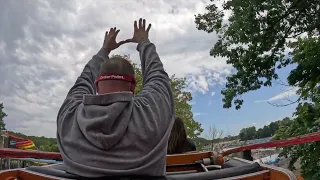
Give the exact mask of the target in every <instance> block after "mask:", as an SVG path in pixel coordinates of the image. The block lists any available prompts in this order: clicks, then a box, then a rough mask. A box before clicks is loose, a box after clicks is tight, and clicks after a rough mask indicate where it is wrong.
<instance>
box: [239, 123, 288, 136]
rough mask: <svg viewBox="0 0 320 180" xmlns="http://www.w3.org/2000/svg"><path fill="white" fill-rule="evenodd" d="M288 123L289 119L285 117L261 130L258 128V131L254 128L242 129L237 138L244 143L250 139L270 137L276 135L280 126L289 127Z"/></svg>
mask: <svg viewBox="0 0 320 180" xmlns="http://www.w3.org/2000/svg"><path fill="white" fill-rule="evenodd" d="M290 123H291V120H290V118H288V117H285V118H283V119H282V120H279V121H276V122H271V123H270V124H269V125H266V126H264V127H263V128H259V129H258V130H257V129H256V127H255V126H251V127H247V128H243V129H241V130H240V133H239V138H240V140H241V141H246V140H251V139H259V138H267V137H271V136H274V135H275V134H276V132H277V130H278V129H279V128H280V127H281V126H288V125H290Z"/></svg>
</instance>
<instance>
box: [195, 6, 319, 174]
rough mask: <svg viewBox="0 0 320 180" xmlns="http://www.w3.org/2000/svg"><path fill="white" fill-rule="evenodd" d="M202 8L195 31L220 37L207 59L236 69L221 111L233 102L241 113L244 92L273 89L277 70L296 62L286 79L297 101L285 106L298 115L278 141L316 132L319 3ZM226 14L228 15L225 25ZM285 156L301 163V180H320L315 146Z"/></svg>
mask: <svg viewBox="0 0 320 180" xmlns="http://www.w3.org/2000/svg"><path fill="white" fill-rule="evenodd" d="M206 9H207V10H208V12H207V13H205V14H199V15H197V16H196V17H195V23H196V24H197V28H198V29H199V30H203V31H206V32H208V33H211V32H213V31H215V32H217V33H218V35H219V39H218V42H217V43H216V44H215V46H214V48H212V49H211V51H210V55H212V56H222V57H225V58H227V63H228V64H231V65H232V66H233V67H234V68H235V70H236V72H235V73H234V74H232V75H231V76H230V77H228V78H227V83H226V86H225V88H224V89H223V90H222V91H221V93H222V94H223V96H224V98H223V103H224V105H223V107H224V108H230V107H231V106H232V103H233V104H234V105H235V108H236V109H240V108H241V105H242V104H243V99H242V98H241V96H242V94H244V93H247V92H249V91H253V90H257V89H259V88H261V87H263V86H266V87H269V86H272V84H273V82H275V80H278V74H277V72H276V69H281V68H283V67H286V66H287V65H289V64H295V65H297V66H296V68H295V69H293V70H292V71H291V72H290V74H289V76H288V78H287V80H288V86H294V87H298V91H297V94H298V95H299V98H298V99H297V100H296V101H292V102H290V103H289V104H293V103H299V104H298V107H297V110H296V112H295V115H296V116H297V117H296V118H294V119H293V121H292V123H291V125H290V126H289V127H287V128H285V129H284V128H283V127H281V128H280V130H279V131H278V134H277V137H278V138H280V139H283V138H285V137H291V136H296V135H300V134H302V133H307V132H312V131H314V130H315V129H318V130H319V126H320V124H319V116H318V113H316V111H315V110H317V108H318V107H319V102H320V88H319V84H320V82H319V81H320V60H319V59H320V53H319V52H320V38H319V30H320V26H319V24H320V10H319V0H305V1H304V0H286V1H274V0H266V1H256V0H246V1H244V0H230V1H226V2H224V4H223V9H222V10H220V9H219V8H218V7H217V6H216V5H215V4H210V5H208V6H207V7H206ZM224 10H228V11H231V16H230V17H229V19H228V21H227V22H226V21H224V17H225V11H224ZM305 100H307V102H304V101H305ZM287 152H288V153H289V154H290V155H291V156H290V158H292V159H295V158H296V157H300V158H301V159H302V161H301V162H302V164H301V169H302V175H303V177H304V178H305V179H320V173H319V171H318V170H319V168H320V167H319V164H320V162H319V159H320V154H319V153H318V152H320V149H319V142H315V143H308V144H303V145H298V146H292V147H289V148H287Z"/></svg>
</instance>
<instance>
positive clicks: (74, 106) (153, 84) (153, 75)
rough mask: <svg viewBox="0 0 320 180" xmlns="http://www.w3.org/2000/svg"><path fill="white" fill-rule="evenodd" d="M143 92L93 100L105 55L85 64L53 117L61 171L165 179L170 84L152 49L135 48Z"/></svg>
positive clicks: (171, 106)
mask: <svg viewBox="0 0 320 180" xmlns="http://www.w3.org/2000/svg"><path fill="white" fill-rule="evenodd" d="M137 50H138V51H139V53H140V59H141V71H142V75H143V82H142V84H143V89H142V91H141V92H140V93H139V94H137V95H136V96H135V97H133V95H132V93H131V92H118V93H108V94H101V95H96V89H95V86H94V81H95V80H96V79H97V76H98V72H99V68H100V65H101V63H102V62H103V61H107V60H108V55H107V54H106V53H105V52H104V50H100V51H99V52H98V54H97V55H95V56H93V58H92V59H91V60H90V61H89V62H88V63H87V65H86V66H85V68H84V70H83V72H82V73H81V75H80V77H78V79H77V80H76V82H75V84H74V85H73V87H72V88H71V89H70V91H69V92H68V95H67V97H66V99H65V101H64V102H63V104H62V106H61V108H60V110H59V113H58V117H57V141H58V146H59V149H60V152H61V155H62V158H63V162H64V165H65V167H66V171H67V172H69V173H72V174H76V175H79V176H83V177H101V176H108V175H111V176H123V175H149V176H164V175H165V171H166V168H165V166H166V155H167V144H168V139H169V135H170V132H171V129H172V126H173V123H174V115H175V111H174V98H173V95H172V90H171V86H170V80H169V77H168V75H167V73H166V72H165V71H164V69H163V64H162V63H161V61H160V59H159V56H158V54H157V52H156V47H155V45H154V44H152V43H150V41H149V40H147V41H144V42H141V43H139V44H138V46H137Z"/></svg>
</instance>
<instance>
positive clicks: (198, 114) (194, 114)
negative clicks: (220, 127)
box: [193, 112, 207, 116]
mask: <svg viewBox="0 0 320 180" xmlns="http://www.w3.org/2000/svg"><path fill="white" fill-rule="evenodd" d="M204 115H207V113H200V112H196V113H193V116H204Z"/></svg>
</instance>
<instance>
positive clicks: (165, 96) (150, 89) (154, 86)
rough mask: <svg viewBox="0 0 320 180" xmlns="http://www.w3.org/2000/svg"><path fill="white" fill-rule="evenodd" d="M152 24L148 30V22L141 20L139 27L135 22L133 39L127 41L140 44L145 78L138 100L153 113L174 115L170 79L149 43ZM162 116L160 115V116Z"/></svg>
mask: <svg viewBox="0 0 320 180" xmlns="http://www.w3.org/2000/svg"><path fill="white" fill-rule="evenodd" d="M150 28H151V24H149V26H148V27H147V28H146V21H145V20H144V19H143V20H142V19H139V26H138V24H137V22H136V21H135V22H134V35H133V38H132V39H130V40H127V41H131V42H135V43H138V46H137V50H138V51H139V53H140V59H141V71H142V76H143V82H142V86H143V88H142V91H141V92H140V93H139V94H138V95H137V96H136V99H137V100H139V101H141V102H142V101H143V102H144V104H145V103H147V104H149V105H151V106H149V107H150V108H151V107H152V109H153V110H152V111H153V112H155V113H156V112H158V113H169V112H170V114H171V115H174V114H175V112H174V99H173V95H172V90H171V85H170V79H169V77H168V74H167V73H166V72H165V70H164V68H163V64H162V62H161V61H160V58H159V56H158V53H157V51H156V47H155V45H154V44H152V43H151V42H150V41H149V38H148V34H149V30H150ZM158 115H160V114H158Z"/></svg>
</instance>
